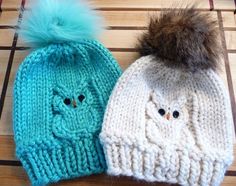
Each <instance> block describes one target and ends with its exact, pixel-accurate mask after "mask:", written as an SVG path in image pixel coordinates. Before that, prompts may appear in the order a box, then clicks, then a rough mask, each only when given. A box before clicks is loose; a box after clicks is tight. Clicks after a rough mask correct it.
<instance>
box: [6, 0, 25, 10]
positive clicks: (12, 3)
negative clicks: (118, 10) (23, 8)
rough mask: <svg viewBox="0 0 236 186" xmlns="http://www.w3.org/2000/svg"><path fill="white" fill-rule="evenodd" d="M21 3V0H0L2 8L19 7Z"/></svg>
mask: <svg viewBox="0 0 236 186" xmlns="http://www.w3.org/2000/svg"><path fill="white" fill-rule="evenodd" d="M20 5H21V0H2V9H3V10H9V9H11V10H12V9H19V8H20Z"/></svg>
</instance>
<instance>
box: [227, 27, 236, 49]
mask: <svg viewBox="0 0 236 186" xmlns="http://www.w3.org/2000/svg"><path fill="white" fill-rule="evenodd" d="M225 41H226V46H227V49H229V50H235V49H236V31H225Z"/></svg>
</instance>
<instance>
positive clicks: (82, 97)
mask: <svg viewBox="0 0 236 186" xmlns="http://www.w3.org/2000/svg"><path fill="white" fill-rule="evenodd" d="M84 98H85V96H84V95H83V94H81V95H79V96H78V100H79V101H80V102H82V101H83V100H84Z"/></svg>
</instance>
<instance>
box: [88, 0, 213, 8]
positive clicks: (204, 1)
mask: <svg viewBox="0 0 236 186" xmlns="http://www.w3.org/2000/svg"><path fill="white" fill-rule="evenodd" d="M191 3H197V7H198V8H201V9H210V7H209V2H208V0H183V1H181V3H180V1H179V0H172V1H171V0H136V1H135V3H134V1H133V0H126V1H119V0H117V1H113V0H93V1H92V5H93V6H94V7H96V8H102V9H108V8H111V9H114V8H115V9H117V8H118V9H132V8H133V9H139V8H141V9H160V8H170V7H173V6H175V7H179V8H182V7H184V6H186V5H187V4H191Z"/></svg>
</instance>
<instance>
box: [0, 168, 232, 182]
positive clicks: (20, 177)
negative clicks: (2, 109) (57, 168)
mask: <svg viewBox="0 0 236 186" xmlns="http://www.w3.org/2000/svg"><path fill="white" fill-rule="evenodd" d="M0 180H1V186H9V185H12V186H13V185H14V186H25V185H30V182H29V180H28V176H27V175H26V173H25V171H24V170H23V168H22V167H15V166H0ZM235 184H236V177H232V176H225V178H224V181H223V183H222V186H232V185H235ZM51 185H57V186H67V185H68V186H69V185H70V186H76V185H82V186H110V185H112V186H120V185H123V186H154V185H158V186H168V185H169V184H165V183H158V182H156V183H148V182H144V181H138V180H135V179H134V178H132V177H123V176H119V177H115V176H108V175H105V174H99V175H91V176H88V177H81V178H76V179H73V180H67V181H60V182H59V183H56V184H51Z"/></svg>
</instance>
